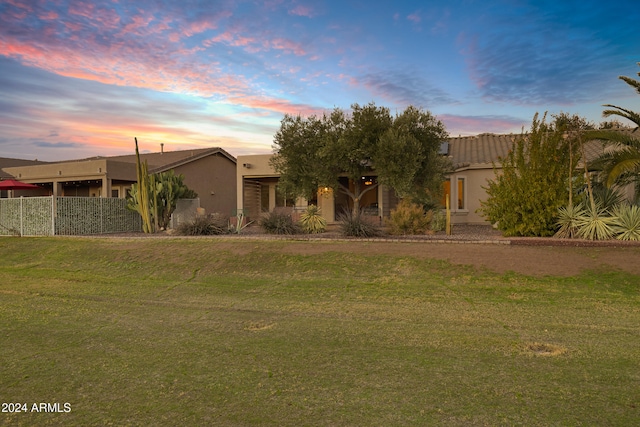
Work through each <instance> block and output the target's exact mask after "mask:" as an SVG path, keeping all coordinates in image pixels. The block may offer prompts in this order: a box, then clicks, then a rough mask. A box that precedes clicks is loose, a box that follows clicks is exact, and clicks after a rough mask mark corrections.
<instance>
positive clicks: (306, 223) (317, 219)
mask: <svg viewBox="0 0 640 427" xmlns="http://www.w3.org/2000/svg"><path fill="white" fill-rule="evenodd" d="M300 225H302V230H303V231H304V232H305V233H309V234H317V233H324V231H325V230H326V228H327V220H326V219H324V217H323V216H322V215H320V208H318V207H317V206H316V205H309V206H307V210H306V211H304V212H303V213H302V215H301V216H300Z"/></svg>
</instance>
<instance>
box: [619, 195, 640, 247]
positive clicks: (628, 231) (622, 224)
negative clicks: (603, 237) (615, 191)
mask: <svg viewBox="0 0 640 427" xmlns="http://www.w3.org/2000/svg"><path fill="white" fill-rule="evenodd" d="M613 215H614V216H615V222H614V225H613V230H614V232H615V233H616V238H617V239H619V240H640V206H637V205H629V204H627V203H622V204H619V205H618V206H616V207H615V208H614V209H613Z"/></svg>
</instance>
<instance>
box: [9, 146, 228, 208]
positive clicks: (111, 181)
mask: <svg viewBox="0 0 640 427" xmlns="http://www.w3.org/2000/svg"><path fill="white" fill-rule="evenodd" d="M140 158H141V160H142V161H145V160H146V161H147V164H148V166H149V172H150V173H156V172H165V171H168V170H171V169H173V170H174V171H175V173H176V174H182V175H184V183H185V184H186V185H187V186H188V187H189V188H190V189H192V190H194V191H195V192H196V193H198V197H199V198H200V206H201V207H203V208H204V209H205V211H206V212H207V213H212V212H220V213H223V214H225V215H231V214H232V213H233V211H234V210H235V207H236V199H235V197H236V173H235V171H236V160H235V158H234V157H233V156H231V155H230V154H229V153H227V152H226V151H224V150H223V149H221V148H204V149H197V150H180V151H166V152H165V151H160V152H157V153H142V154H140ZM135 162H136V156H135V154H131V155H126V156H114V157H95V158H89V159H83V160H75V161H66V162H50V163H42V162H40V163H39V164H24V165H17V164H10V163H9V162H7V164H8V166H5V163H2V164H0V167H2V171H3V173H4V174H5V175H7V176H11V177H13V178H15V179H18V180H20V181H24V182H28V183H31V184H38V185H40V186H41V187H42V188H43V189H42V192H41V193H42V195H55V196H84V197H120V198H124V197H126V195H127V191H128V190H129V189H130V188H131V184H133V183H135V182H136V166H135ZM16 193H17V192H16ZM17 195H19V194H17ZM25 195H32V196H33V195H38V194H34V193H33V192H30V193H29V194H25Z"/></svg>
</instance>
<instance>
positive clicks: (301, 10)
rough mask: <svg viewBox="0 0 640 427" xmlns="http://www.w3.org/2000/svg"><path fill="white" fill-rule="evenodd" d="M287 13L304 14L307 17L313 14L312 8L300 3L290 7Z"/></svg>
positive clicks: (311, 16)
mask: <svg viewBox="0 0 640 427" xmlns="http://www.w3.org/2000/svg"><path fill="white" fill-rule="evenodd" d="M289 14H290V15H296V16H304V17H307V18H313V17H314V16H315V13H314V11H313V9H311V8H310V7H309V6H303V5H300V4H299V5H297V6H296V7H294V8H293V9H291V10H290V11H289Z"/></svg>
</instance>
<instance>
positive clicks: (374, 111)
mask: <svg viewBox="0 0 640 427" xmlns="http://www.w3.org/2000/svg"><path fill="white" fill-rule="evenodd" d="M447 136H448V135H447V132H446V130H445V127H444V125H443V124H442V122H440V121H438V120H437V119H436V118H435V117H434V116H433V115H431V113H429V112H425V111H422V110H420V109H418V108H415V107H412V106H410V107H408V108H407V109H405V111H404V112H402V113H401V114H399V115H397V116H396V117H392V116H391V114H390V112H389V109H388V108H385V107H378V106H376V105H375V104H373V103H370V104H367V105H364V106H360V105H358V104H353V105H352V106H351V112H350V113H349V114H347V113H345V112H344V111H343V110H341V109H339V108H336V109H334V110H333V111H332V112H331V113H330V114H324V115H323V116H322V117H318V116H310V117H307V118H303V117H301V116H295V117H294V116H290V115H285V117H284V118H283V119H282V122H281V125H280V129H279V130H278V132H277V133H276V135H275V136H274V151H275V153H274V156H273V158H272V160H271V164H272V166H273V167H274V169H275V170H276V171H277V172H278V173H279V174H280V176H281V178H280V183H281V185H282V186H283V187H284V188H286V191H287V192H290V193H292V194H295V195H296V196H303V197H307V198H310V196H311V195H312V194H314V193H315V192H316V191H317V189H318V188H319V187H328V188H331V189H333V190H334V191H342V192H343V193H344V194H346V195H347V196H348V197H349V198H350V199H351V201H352V205H353V214H354V215H358V214H359V212H360V200H361V199H362V197H363V196H364V195H365V194H366V193H367V192H369V191H372V190H374V189H375V188H377V186H378V185H379V183H383V184H386V185H389V186H390V187H392V188H393V189H395V190H396V192H397V193H398V194H399V195H401V196H403V197H411V198H415V199H420V198H424V197H425V195H431V196H435V195H437V193H438V191H439V189H440V188H441V185H442V178H443V177H444V174H445V172H446V170H447V168H448V163H447V162H446V161H445V160H444V159H443V158H441V157H439V155H438V150H439V147H440V144H441V143H442V141H444V140H446V138H447ZM370 174H375V175H377V178H378V179H377V182H375V183H373V184H372V185H366V186H365V185H363V184H362V182H361V178H362V177H363V176H366V175H370ZM340 177H347V178H348V180H349V183H350V185H344V183H342V182H341V181H340V179H339V178H340Z"/></svg>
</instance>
